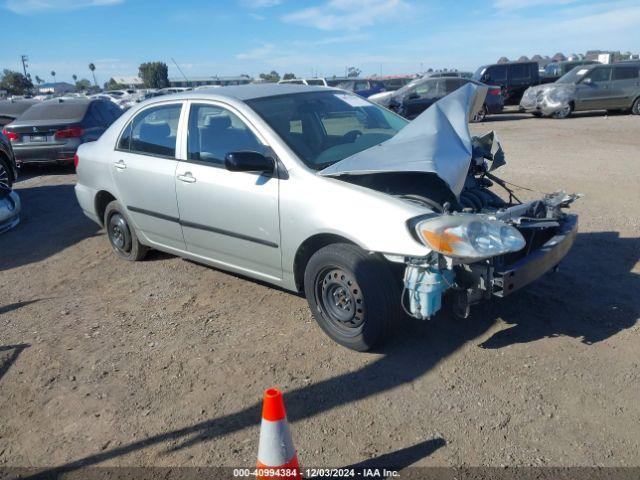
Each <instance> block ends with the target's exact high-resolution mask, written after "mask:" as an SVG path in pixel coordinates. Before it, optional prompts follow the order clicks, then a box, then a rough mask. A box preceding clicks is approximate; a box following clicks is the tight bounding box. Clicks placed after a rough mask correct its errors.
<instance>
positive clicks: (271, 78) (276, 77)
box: [260, 70, 280, 83]
mask: <svg viewBox="0 0 640 480" xmlns="http://www.w3.org/2000/svg"><path fill="white" fill-rule="evenodd" d="M260 78H261V79H262V80H264V81H265V82H267V83H277V82H279V81H280V74H279V73H278V72H276V71H275V70H271V73H261V74H260Z"/></svg>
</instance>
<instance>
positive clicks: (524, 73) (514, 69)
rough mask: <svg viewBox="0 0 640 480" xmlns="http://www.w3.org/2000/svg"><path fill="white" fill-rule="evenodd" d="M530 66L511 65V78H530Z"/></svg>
mask: <svg viewBox="0 0 640 480" xmlns="http://www.w3.org/2000/svg"><path fill="white" fill-rule="evenodd" d="M530 67H531V66H530V65H529V64H524V65H511V78H512V79H514V80H528V79H529V78H530V77H531V68H530Z"/></svg>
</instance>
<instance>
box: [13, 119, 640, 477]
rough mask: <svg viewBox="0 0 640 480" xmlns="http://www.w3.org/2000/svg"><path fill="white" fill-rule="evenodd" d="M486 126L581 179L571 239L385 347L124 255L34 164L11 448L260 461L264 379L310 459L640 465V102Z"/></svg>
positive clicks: (41, 459)
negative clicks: (563, 250) (540, 264)
mask: <svg viewBox="0 0 640 480" xmlns="http://www.w3.org/2000/svg"><path fill="white" fill-rule="evenodd" d="M490 129H495V130H496V131H497V132H498V134H499V137H500V138H501V140H502V141H503V144H504V146H505V150H506V154H507V160H508V164H507V166H506V167H503V168H502V169H501V171H500V172H499V174H500V175H501V176H502V177H503V178H505V179H507V180H509V181H512V182H514V183H516V184H518V185H525V186H528V187H530V188H532V189H534V190H539V191H545V192H549V191H553V190H556V189H559V188H564V189H566V190H568V191H571V192H581V193H584V194H585V197H584V198H583V199H581V200H580V201H579V202H577V204H575V207H574V208H573V210H574V211H575V212H577V213H578V214H580V216H581V217H580V230H581V233H580V234H579V237H578V239H577V241H576V244H575V246H574V248H573V250H572V251H571V253H570V255H569V256H568V258H567V259H566V261H565V262H564V264H563V266H562V268H561V269H560V271H559V272H558V273H556V274H554V275H551V276H548V277H545V278H544V279H541V280H540V281H538V282H537V283H536V284H534V285H532V286H531V287H530V288H528V289H527V290H525V291H522V292H518V293H517V294H515V295H514V296H513V297H511V298H507V299H505V300H503V301H496V302H494V303H492V304H490V305H488V306H486V307H481V308H476V309H475V310H474V312H473V316H472V317H471V318H470V319H468V320H465V321H460V320H454V319H452V318H449V317H448V316H446V315H439V316H437V318H435V319H434V320H432V321H429V322H424V323H422V322H419V321H414V320H409V319H406V320H404V321H403V323H402V325H401V326H400V328H399V331H398V333H397V334H396V336H395V337H394V338H393V339H392V340H391V341H390V342H389V343H388V344H387V345H386V346H385V347H384V348H383V349H382V350H381V351H380V352H378V353H356V352H352V351H349V350H346V349H345V348H342V347H340V346H338V345H336V344H334V343H333V342H331V341H330V340H329V339H328V338H327V337H325V335H324V334H323V333H322V332H321V331H320V329H319V328H318V327H317V326H316V324H315V323H314V321H313V319H312V317H311V314H310V313H309V311H308V309H307V304H306V301H305V299H304V298H302V297H298V296H295V295H292V294H290V293H287V292H284V291H280V290H277V289H274V288H271V287H268V286H265V285H262V284H259V283H256V282H253V281H250V280H247V279H244V278H240V277H238V276H235V275H232V274H227V273H224V272H222V271H217V270H214V269H211V268H207V267H204V266H201V265H198V264H195V263H191V262H188V261H185V260H181V259H179V258H175V257H172V256H170V255H165V254H161V253H158V252H153V253H152V254H151V255H150V256H149V258H148V259H147V260H145V261H143V262H139V263H134V264H132V263H127V262H124V261H121V260H118V259H117V258H116V256H115V255H114V254H113V253H112V252H111V249H110V247H109V245H108V243H107V240H106V237H105V235H104V233H103V231H101V230H100V229H99V228H98V227H97V226H96V225H94V224H93V223H92V222H90V221H89V220H88V219H86V218H85V217H84V216H83V215H82V214H81V212H80V210H79V207H78V205H77V203H76V200H75V196H74V193H73V184H74V180H75V177H74V175H73V174H72V173H71V172H70V171H69V170H61V169H59V168H46V169H34V170H29V171H27V172H24V173H23V177H22V180H21V181H20V182H19V183H18V184H17V186H16V188H17V191H18V193H19V194H20V196H21V198H22V201H23V212H24V213H23V221H22V224H21V225H20V226H19V227H18V228H16V229H15V230H13V231H10V232H8V233H6V234H3V235H2V236H0V272H1V273H0V292H1V294H0V466H21V467H43V466H59V465H67V466H70V467H72V468H75V467H78V466H80V465H111V466H115V465H128V466H134V465H155V466H211V465H226V466H252V465H253V464H254V462H255V459H256V452H257V444H258V435H259V429H258V423H259V420H260V401H261V395H262V391H263V389H265V388H267V387H270V386H278V387H280V388H282V389H283V390H284V391H285V392H286V396H285V401H286V405H287V411H288V416H289V420H290V422H291V425H292V430H293V437H294V441H295V445H296V447H297V449H298V456H299V459H300V462H301V463H302V464H304V465H308V466H323V467H326V466H336V467H339V466H343V465H350V464H354V463H358V462H362V461H365V460H367V459H371V458H376V457H382V458H391V459H393V461H394V462H395V463H394V464H395V465H405V464H410V463H414V464H415V465H421V466H431V465H438V466H448V465H462V466H464V465H490V466H500V465H509V466H515V465H553V466H577V465H580V466H594V465H603V466H631V465H633V466H638V465H640V453H639V452H640V401H638V398H639V393H640V389H639V385H640V383H639V382H640V368H639V363H640V357H639V356H638V352H639V351H640V335H639V334H640V327H639V325H640V323H638V319H639V317H640V280H639V279H640V264H639V263H638V261H639V257H640V239H639V236H640V189H639V187H638V180H639V179H640V162H639V160H640V157H639V151H640V135H639V134H638V132H639V131H640V118H639V117H633V116H627V115H619V116H609V117H607V116H604V115H602V114H597V115H580V116H577V117H575V118H571V119H568V120H564V121H559V120H551V119H535V118H532V117H529V116H526V115H519V114H507V115H502V116H497V117H495V116H494V117H491V118H490V119H489V121H487V122H485V123H484V124H481V125H474V126H473V130H474V131H476V132H481V131H487V130H490ZM532 195H533V194H532V193H531V192H523V196H524V197H531V196H532Z"/></svg>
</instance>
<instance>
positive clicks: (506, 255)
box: [76, 84, 577, 350]
mask: <svg viewBox="0 0 640 480" xmlns="http://www.w3.org/2000/svg"><path fill="white" fill-rule="evenodd" d="M485 94H486V91H484V89H483V88H482V87H477V86H475V85H472V84H468V85H466V86H464V87H462V88H460V89H459V90H457V91H456V92H454V93H452V94H451V95H449V96H447V97H445V98H444V99H442V100H440V101H439V102H437V103H436V104H434V105H433V106H432V107H431V108H429V109H428V110H427V111H425V112H424V113H423V114H422V115H420V116H419V117H418V118H416V119H415V120H414V121H413V122H411V123H408V122H407V121H406V120H404V119H402V118H400V117H398V116H396V115H395V114H393V113H392V112H390V111H388V110H386V109H384V108H382V107H380V106H377V105H374V104H372V103H370V102H368V101H366V100H364V99H362V98H361V97H358V96H355V95H352V94H349V93H346V92H343V91H341V90H335V89H329V88H322V87H305V86H297V85H254V86H241V87H224V88H218V89H215V90H211V91H206V90H202V91H197V92H187V93H184V94H179V95H170V96H165V97H158V98H154V99H152V100H149V101H147V102H144V103H141V104H140V105H138V106H136V107H134V108H132V109H131V110H129V111H128V112H127V113H125V114H124V115H123V116H122V117H121V118H120V119H118V120H117V121H116V122H115V123H114V124H113V125H112V126H111V128H109V130H107V131H106V132H105V133H104V134H103V135H102V137H101V138H100V139H99V140H98V141H97V142H91V143H86V144H84V145H82V146H81V147H80V149H79V151H78V156H77V158H76V163H77V172H78V184H77V185H76V195H77V197H78V201H79V203H80V205H81V207H82V209H83V210H84V212H85V213H86V214H87V215H88V216H89V217H90V218H92V219H93V220H95V221H96V222H98V223H100V224H101V225H103V226H104V227H105V229H106V232H107V236H108V238H109V241H110V243H111V246H112V247H113V250H114V251H115V253H116V254H117V255H119V256H120V257H122V258H124V259H127V260H140V259H142V258H143V257H144V254H145V252H146V251H147V250H148V249H149V248H156V249H159V250H164V251H167V252H170V253H173V254H176V255H180V256H182V257H186V258H189V259H192V260H194V261H197V262H201V263H204V264H208V265H211V266H215V267H219V268H223V269H226V270H231V271H234V272H238V273H241V274H243V275H246V276H248V277H252V278H257V279H260V280H263V281H266V282H269V283H273V284H276V285H279V286H281V287H283V288H286V289H289V290H293V291H304V293H305V295H306V297H307V299H308V301H309V305H310V307H311V310H312V312H313V315H314V316H315V318H316V320H317V322H318V324H319V325H320V327H321V328H322V329H323V330H324V331H325V332H326V333H327V334H328V335H329V336H330V337H331V338H332V339H334V340H335V341H337V342H338V343H340V344H342V345H345V346H347V347H349V348H352V349H356V350H367V349H370V348H372V347H373V346H375V345H377V344H379V343H380V342H381V341H382V340H384V339H385V338H386V332H387V331H388V329H389V328H390V326H391V325H392V324H393V323H394V321H395V319H396V318H398V316H399V314H400V313H401V311H402V308H401V307H404V310H405V311H406V312H407V313H408V314H409V315H411V316H413V317H416V318H419V319H428V318H431V317H432V316H433V315H435V314H436V313H437V312H438V310H439V309H440V308H441V304H442V301H443V298H444V299H445V303H446V302H449V303H450V304H451V305H452V306H453V311H454V313H456V314H457V315H460V316H466V315H468V314H469V306H470V305H472V304H474V303H476V302H479V301H481V300H483V299H489V298H491V297H492V296H505V295H508V294H510V293H512V292H514V291H516V290H518V289H519V288H521V287H523V286H524V285H526V284H528V283H530V282H531V281H533V280H535V279H536V278H538V277H539V276H541V275H542V274H543V273H545V272H547V271H549V270H552V269H553V268H554V267H555V266H556V265H557V264H558V263H559V262H560V260H561V259H562V258H563V257H564V256H565V255H566V253H567V251H568V250H569V249H570V247H571V245H572V243H573V241H574V238H575V235H576V231H577V221H576V217H575V216H572V215H567V214H565V213H564V212H563V209H564V208H566V207H568V206H569V204H570V203H571V202H573V200H574V199H575V198H577V196H576V195H566V194H565V193H563V192H560V193H555V194H551V195H547V196H545V197H544V198H542V199H540V200H537V201H532V202H526V203H523V202H520V201H519V200H518V199H517V197H516V196H515V195H514V194H513V192H512V191H510V190H509V184H507V183H506V182H504V181H502V180H500V179H499V178H498V177H496V176H495V174H494V173H493V172H494V170H495V169H496V168H498V167H500V166H501V165H503V164H504V158H503V157H504V156H503V153H502V149H501V147H500V145H499V143H498V142H497V140H496V139H495V138H494V136H493V134H487V135H484V136H480V137H473V138H472V137H471V135H470V134H469V130H468V119H469V116H470V115H471V114H472V113H471V112H476V111H477V110H478V108H479V106H480V105H482V102H483V100H484V95H485ZM493 185H496V186H498V187H503V188H504V189H505V190H506V191H507V192H509V195H508V197H509V200H506V201H505V200H503V199H501V198H500V197H499V196H498V195H496V193H494V192H493V191H492V190H491V188H490V187H492V186H493ZM247 300H248V301H252V299H251V298H248V299H247ZM256 308H259V305H258V306H257V307H256Z"/></svg>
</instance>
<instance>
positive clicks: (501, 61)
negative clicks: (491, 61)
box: [497, 57, 509, 63]
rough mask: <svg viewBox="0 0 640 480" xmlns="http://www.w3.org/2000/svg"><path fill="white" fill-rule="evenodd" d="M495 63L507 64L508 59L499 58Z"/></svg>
mask: <svg viewBox="0 0 640 480" xmlns="http://www.w3.org/2000/svg"><path fill="white" fill-rule="evenodd" d="M497 63H509V59H508V58H507V57H500V58H499V59H498V62H497Z"/></svg>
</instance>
